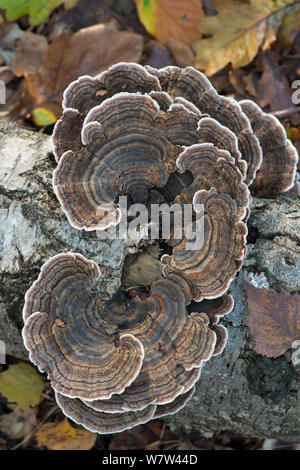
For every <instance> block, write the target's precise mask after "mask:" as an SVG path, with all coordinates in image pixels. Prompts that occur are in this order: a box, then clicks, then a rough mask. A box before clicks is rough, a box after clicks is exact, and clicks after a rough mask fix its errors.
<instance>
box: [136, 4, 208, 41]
mask: <svg viewBox="0 0 300 470" xmlns="http://www.w3.org/2000/svg"><path fill="white" fill-rule="evenodd" d="M135 3H136V7H137V12H138V15H139V19H140V21H141V23H143V25H144V26H145V28H146V30H147V31H148V33H149V34H152V36H154V37H155V38H156V39H157V40H158V41H159V42H161V43H162V44H166V43H167V41H168V40H169V39H170V38H172V39H177V40H178V41H181V42H183V43H184V44H191V43H192V42H193V41H196V40H197V39H200V37H201V34H200V31H199V27H198V23H199V21H200V19H201V18H203V16H204V13H203V9H202V3H201V0H135Z"/></svg>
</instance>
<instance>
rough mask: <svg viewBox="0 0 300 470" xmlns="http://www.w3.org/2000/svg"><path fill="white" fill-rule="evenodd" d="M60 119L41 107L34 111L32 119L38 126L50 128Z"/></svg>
mask: <svg viewBox="0 0 300 470" xmlns="http://www.w3.org/2000/svg"><path fill="white" fill-rule="evenodd" d="M58 118H59V115H58V116H56V115H55V113H53V112H52V111H51V110H50V109H46V108H42V107H40V108H36V109H34V110H33V111H32V119H33V121H34V123H35V124H36V125H37V126H41V127H44V126H50V125H51V124H54V123H55V122H56V121H57V119H58Z"/></svg>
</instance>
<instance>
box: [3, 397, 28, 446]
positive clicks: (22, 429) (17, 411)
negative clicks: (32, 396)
mask: <svg viewBox="0 0 300 470" xmlns="http://www.w3.org/2000/svg"><path fill="white" fill-rule="evenodd" d="M36 415H37V408H21V407H20V406H17V405H14V407H13V411H12V412H11V413H7V414H5V415H2V416H1V417H0V430H1V432H3V433H4V434H6V435H7V436H8V437H9V438H10V439H21V438H23V437H26V436H28V435H29V434H30V433H31V432H32V430H33V429H34V428H35V426H36V425H37V418H36Z"/></svg>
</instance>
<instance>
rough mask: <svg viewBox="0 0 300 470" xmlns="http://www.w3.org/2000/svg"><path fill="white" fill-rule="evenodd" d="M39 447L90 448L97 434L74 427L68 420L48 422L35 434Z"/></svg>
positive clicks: (52, 448) (59, 448) (57, 448)
mask: <svg viewBox="0 0 300 470" xmlns="http://www.w3.org/2000/svg"><path fill="white" fill-rule="evenodd" d="M35 438H36V440H37V444H38V446H39V447H42V446H45V447H47V449H50V450H89V449H91V448H92V447H93V446H94V444H95V442H96V439H97V434H95V433H92V432H90V431H87V430H86V429H83V428H73V427H72V426H71V425H70V424H69V422H68V421H67V420H65V421H61V422H60V423H46V424H43V426H42V427H41V428H40V429H39V430H38V432H37V433H36V435H35Z"/></svg>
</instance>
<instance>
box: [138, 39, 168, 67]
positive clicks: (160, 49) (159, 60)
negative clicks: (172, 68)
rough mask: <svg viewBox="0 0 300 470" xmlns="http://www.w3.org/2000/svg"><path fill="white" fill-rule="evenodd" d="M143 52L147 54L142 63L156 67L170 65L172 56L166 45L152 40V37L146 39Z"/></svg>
mask: <svg viewBox="0 0 300 470" xmlns="http://www.w3.org/2000/svg"><path fill="white" fill-rule="evenodd" d="M144 52H145V53H146V54H147V56H148V57H147V59H146V61H145V62H144V65H150V66H151V67H154V68H156V69H160V68H163V67H167V66H168V65H172V62H173V61H172V57H171V54H170V52H169V50H168V49H167V47H166V46H164V45H163V44H160V43H159V42H157V41H154V39H150V41H148V43H147V44H146V45H145V50H144Z"/></svg>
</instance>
